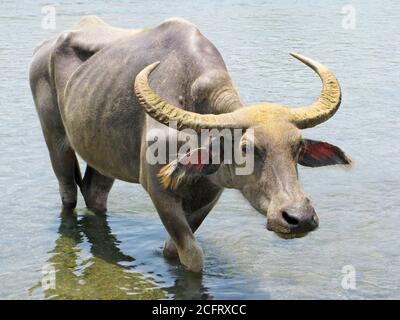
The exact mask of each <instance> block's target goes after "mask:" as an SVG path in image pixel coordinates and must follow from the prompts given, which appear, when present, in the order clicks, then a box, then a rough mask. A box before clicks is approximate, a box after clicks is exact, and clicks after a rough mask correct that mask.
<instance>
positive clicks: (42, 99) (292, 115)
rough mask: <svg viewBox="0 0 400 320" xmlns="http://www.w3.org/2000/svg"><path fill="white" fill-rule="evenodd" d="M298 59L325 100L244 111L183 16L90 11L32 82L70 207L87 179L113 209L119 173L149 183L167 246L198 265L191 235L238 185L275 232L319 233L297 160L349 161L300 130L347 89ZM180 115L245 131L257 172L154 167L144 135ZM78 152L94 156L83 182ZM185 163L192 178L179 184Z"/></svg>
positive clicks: (322, 116) (33, 72) (38, 63)
mask: <svg viewBox="0 0 400 320" xmlns="http://www.w3.org/2000/svg"><path fill="white" fill-rule="evenodd" d="M292 55H293V56H294V57H295V58H297V59H299V60H300V61H302V62H303V63H305V64H306V65H308V66H309V67H310V68H312V69H313V70H314V71H315V72H316V73H317V74H318V75H319V76H320V78H321V80H322V83H323V90H322V92H321V94H320V96H319V98H318V100H317V101H316V102H315V103H314V104H312V105H310V106H306V107H302V108H296V109H289V108H288V107H286V106H283V105H278V104H271V103H261V104H257V105H254V106H250V107H245V106H244V105H243V103H242V102H241V100H240V97H239V94H238V92H237V90H236V89H235V87H234V85H233V83H232V80H231V78H230V76H229V74H228V71H227V69H226V66H225V64H224V61H223V59H222V57H221V55H220V53H219V52H218V50H217V49H216V48H215V47H214V46H213V44H212V43H210V41H209V40H207V39H206V38H205V37H204V36H203V35H202V34H201V33H200V31H199V30H198V29H197V27H196V26H195V25H193V24H192V23H190V22H188V21H186V20H183V19H180V18H173V19H168V20H166V21H164V22H163V23H161V24H160V25H159V26H157V27H155V28H151V29H139V30H128V29H119V28H115V27H111V26H109V25H108V24H106V23H104V22H103V21H102V20H101V19H99V18H97V17H84V18H82V19H81V20H80V22H79V23H78V24H77V25H75V26H74V27H73V28H72V29H71V30H70V31H67V32H64V33H62V34H60V35H59V36H57V37H55V38H53V39H51V40H48V41H45V42H44V43H42V44H41V45H40V46H39V47H37V48H36V49H35V52H34V56H33V61H32V63H31V66H30V85H31V89H32V93H33V97H34V101H35V105H36V109H37V112H38V115H39V118H40V123H41V126H42V130H43V134H44V137H45V140H46V143H47V146H48V149H49V153H50V158H51V163H52V166H53V170H54V172H55V174H56V176H57V179H58V182H59V189H60V195H61V200H62V204H63V206H64V207H66V208H74V207H75V206H76V202H77V187H79V188H80V191H81V193H82V195H83V197H84V199H85V202H86V206H87V207H88V208H90V209H92V210H93V211H95V212H105V210H106V203H107V197H108V193H109V191H110V189H111V187H112V184H113V181H114V179H120V180H123V181H128V182H132V183H140V184H141V185H142V186H143V187H144V188H145V190H147V192H148V193H149V195H150V197H151V199H152V201H153V203H154V206H155V207H156V209H157V211H158V213H159V216H160V218H161V220H162V222H163V224H164V226H165V228H166V229H167V231H168V233H169V235H170V238H169V239H167V241H166V243H165V246H164V254H165V255H166V256H175V257H179V259H180V261H181V263H182V264H183V265H184V266H186V267H187V268H188V269H189V270H191V271H200V270H201V269H202V266H203V251H202V249H201V247H200V246H199V244H198V243H197V241H196V240H195V237H194V235H193V234H194V232H195V231H196V230H197V228H198V227H199V226H200V224H201V223H202V221H203V220H204V218H205V217H206V216H207V214H208V213H209V211H210V210H211V209H212V208H213V206H214V205H215V203H216V201H217V200H218V198H219V196H220V194H221V192H222V190H223V189H224V188H234V189H237V190H239V191H240V192H241V193H242V194H243V195H244V197H245V198H246V199H247V200H248V201H249V203H250V204H251V205H252V206H253V207H254V208H255V209H256V210H257V211H259V212H260V213H263V214H265V215H266V216H267V228H268V229H269V230H272V231H275V232H277V233H279V234H287V235H302V234H305V233H307V232H308V231H312V230H314V229H315V228H316V227H317V226H318V217H317V214H316V212H315V210H314V208H313V206H312V205H311V203H310V200H309V199H308V198H307V197H306V196H305V195H304V193H303V192H302V190H301V188H300V186H299V182H298V173H297V163H300V164H301V165H304V166H309V167H319V166H325V165H334V164H342V165H349V164H350V163H351V161H350V159H349V158H348V157H347V156H346V155H345V154H344V152H343V151H341V150H340V149H339V148H338V147H336V146H333V145H331V144H328V143H326V142H320V141H314V140H307V139H303V138H302V135H301V131H300V129H305V128H310V127H313V126H316V125H318V124H320V123H322V122H324V121H326V120H328V119H329V118H330V117H332V116H333V115H334V114H335V112H336V111H337V110H338V107H339V105H340V101H341V90H340V87H339V84H338V81H337V80H336V78H335V76H334V75H333V74H332V73H331V72H330V71H329V70H328V69H327V68H326V67H324V66H323V65H321V64H320V63H318V62H315V61H313V60H311V59H309V58H306V57H304V56H301V55H296V54H292ZM170 121H175V122H176V124H177V128H178V130H183V129H185V128H190V129H193V130H195V131H196V132H200V130H201V129H204V128H208V129H215V128H216V129H222V128H229V129H233V128H241V129H243V130H244V131H243V132H244V133H243V135H242V137H241V140H240V144H239V148H243V149H246V148H247V145H248V144H249V143H250V142H251V143H252V144H253V146H254V147H253V150H254V170H253V171H252V173H251V174H248V175H236V174H235V170H233V169H234V167H235V163H230V164H226V163H223V162H222V163H221V164H220V165H218V166H217V167H216V166H215V165H214V164H207V163H200V164H198V165H197V166H193V165H190V166H189V165H187V166H185V165H181V166H179V167H178V166H172V167H171V166H168V165H162V164H149V163H148V161H146V157H145V153H146V149H147V147H148V146H149V145H150V142H149V141H148V140H147V139H146V134H147V132H149V130H152V129H154V128H157V129H159V130H161V131H165V132H166V133H167V135H168V134H170V132H171V130H169V128H168V127H167V126H166V124H168V123H169V122H170ZM249 129H252V130H253V133H254V134H253V136H252V137H250V136H248V134H247V131H249ZM178 132H179V131H178ZM246 150H247V149H246ZM75 153H77V154H78V155H79V156H80V157H81V158H82V159H83V160H84V161H86V162H87V168H86V171H85V174H84V176H83V178H82V177H81V173H80V169H79V166H78V161H77V158H76V155H75ZM210 166H214V167H212V168H213V169H212V170H208V169H209V168H210ZM175 170H179V171H180V176H182V175H183V176H186V173H187V179H181V180H180V181H179V183H174V179H176V176H177V175H176V174H175ZM189 171H190V174H189ZM191 177H193V179H192V178H191ZM175 182H176V181H175Z"/></svg>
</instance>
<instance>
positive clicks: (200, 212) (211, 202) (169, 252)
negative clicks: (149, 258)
mask: <svg viewBox="0 0 400 320" xmlns="http://www.w3.org/2000/svg"><path fill="white" fill-rule="evenodd" d="M204 190H207V193H208V197H207V198H201V197H200V199H198V200H200V208H196V209H195V210H193V211H192V210H188V211H189V212H187V211H186V214H185V215H186V219H187V222H188V223H189V226H190V228H191V229H192V232H193V233H195V232H196V230H197V229H198V228H199V227H200V225H201V224H202V223H203V221H204V219H205V218H206V217H207V215H208V214H209V213H210V211H211V210H212V208H213V207H214V206H215V204H216V203H217V201H218V199H219V197H220V195H221V193H222V189H219V188H212V187H208V188H204ZM183 203H184V202H183ZM164 255H165V256H167V257H169V258H177V257H178V251H177V249H176V245H175V242H174V241H173V239H172V238H171V237H170V238H169V239H167V241H165V244H164Z"/></svg>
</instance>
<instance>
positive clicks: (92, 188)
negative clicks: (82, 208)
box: [81, 166, 114, 213]
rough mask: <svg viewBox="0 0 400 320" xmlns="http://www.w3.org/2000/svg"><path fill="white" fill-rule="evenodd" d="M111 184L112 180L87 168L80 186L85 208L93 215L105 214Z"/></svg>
mask: <svg viewBox="0 0 400 320" xmlns="http://www.w3.org/2000/svg"><path fill="white" fill-rule="evenodd" d="M113 183H114V179H113V178H109V177H106V176H104V175H102V174H101V173H99V172H98V171H96V170H95V169H93V168H92V167H90V166H87V168H86V171H85V175H84V177H83V180H82V186H81V191H82V195H83V198H84V199H85V203H86V207H87V208H88V209H90V210H92V211H94V212H95V213H104V212H106V211H107V198H108V194H109V192H110V190H111V187H112V185H113Z"/></svg>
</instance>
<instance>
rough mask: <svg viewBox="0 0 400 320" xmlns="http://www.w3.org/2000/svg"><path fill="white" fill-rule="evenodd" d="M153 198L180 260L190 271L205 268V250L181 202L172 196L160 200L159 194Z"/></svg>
mask: <svg viewBox="0 0 400 320" xmlns="http://www.w3.org/2000/svg"><path fill="white" fill-rule="evenodd" d="M156 198H157V199H156ZM152 199H153V202H154V205H155V206H156V209H157V211H158V214H159V215H160V218H161V221H162V223H163V224H164V226H165V228H166V229H167V231H168V234H169V235H170V237H171V239H172V240H173V242H174V244H175V246H176V249H177V253H178V257H179V260H180V262H181V263H182V264H183V265H184V266H185V267H186V268H187V269H188V270H189V271H193V272H200V271H201V270H202V269H203V250H202V249H201V247H200V245H199V244H198V243H197V241H196V239H195V237H194V235H193V232H192V229H191V228H190V225H189V223H188V221H187V219H186V216H185V213H184V211H183V209H182V207H181V205H180V203H178V202H176V200H175V199H174V198H172V197H171V198H170V197H163V198H161V199H162V200H163V201H160V200H161V199H160V197H159V196H158V195H157V196H154V195H152ZM166 204H167V205H166Z"/></svg>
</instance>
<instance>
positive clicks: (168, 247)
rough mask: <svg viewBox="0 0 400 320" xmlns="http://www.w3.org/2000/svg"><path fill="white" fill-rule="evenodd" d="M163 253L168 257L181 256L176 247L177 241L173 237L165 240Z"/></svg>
mask: <svg viewBox="0 0 400 320" xmlns="http://www.w3.org/2000/svg"><path fill="white" fill-rule="evenodd" d="M163 253H164V257H166V258H168V259H178V258H179V254H178V249H177V248H176V245H175V242H174V241H173V240H172V239H171V238H169V239H168V240H166V241H165V243H164V250H163Z"/></svg>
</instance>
